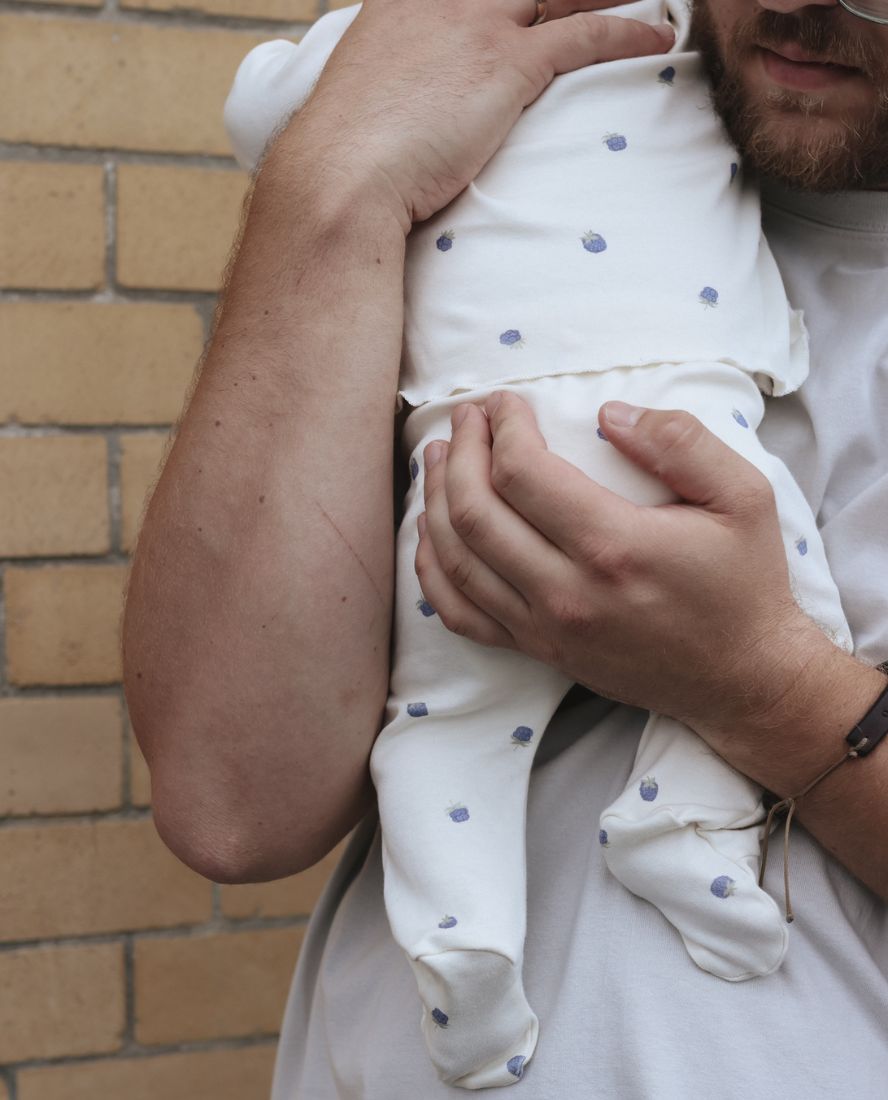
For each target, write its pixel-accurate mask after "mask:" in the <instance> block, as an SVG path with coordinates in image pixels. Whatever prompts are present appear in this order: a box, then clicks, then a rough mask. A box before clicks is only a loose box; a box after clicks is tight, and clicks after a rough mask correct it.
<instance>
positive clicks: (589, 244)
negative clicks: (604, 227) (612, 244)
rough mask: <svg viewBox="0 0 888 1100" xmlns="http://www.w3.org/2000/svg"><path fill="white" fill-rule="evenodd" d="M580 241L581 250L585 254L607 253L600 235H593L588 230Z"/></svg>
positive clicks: (605, 243)
mask: <svg viewBox="0 0 888 1100" xmlns="http://www.w3.org/2000/svg"><path fill="white" fill-rule="evenodd" d="M580 240H581V241H582V242H583V248H585V249H586V251H587V252H593V253H598V252H607V241H606V240H605V239H604V237H602V235H601V234H600V233H593V232H592V230H591V229H590V230H589V232H588V233H584V234H583V235H582V237H580Z"/></svg>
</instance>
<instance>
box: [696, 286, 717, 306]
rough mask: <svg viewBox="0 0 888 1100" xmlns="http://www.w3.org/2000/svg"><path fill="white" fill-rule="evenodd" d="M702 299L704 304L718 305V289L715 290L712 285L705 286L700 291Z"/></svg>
mask: <svg viewBox="0 0 888 1100" xmlns="http://www.w3.org/2000/svg"><path fill="white" fill-rule="evenodd" d="M700 301H701V302H702V303H703V305H704V306H717V305H718V291H717V290H714V289H713V288H712V287H711V286H704V287H703V289H702V290H701V291H700Z"/></svg>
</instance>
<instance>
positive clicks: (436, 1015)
mask: <svg viewBox="0 0 888 1100" xmlns="http://www.w3.org/2000/svg"><path fill="white" fill-rule="evenodd" d="M432 1019H433V1020H434V1021H435V1023H436V1024H437V1025H438V1027H447V1021H448V1020H449V1019H450V1017H449V1016H448V1015H447V1013H446V1012H442V1011H441V1009H440V1008H433V1009H432Z"/></svg>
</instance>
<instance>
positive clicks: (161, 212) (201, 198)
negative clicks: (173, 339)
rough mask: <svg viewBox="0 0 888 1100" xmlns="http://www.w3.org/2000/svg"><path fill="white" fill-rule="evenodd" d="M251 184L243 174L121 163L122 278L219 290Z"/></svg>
mask: <svg viewBox="0 0 888 1100" xmlns="http://www.w3.org/2000/svg"><path fill="white" fill-rule="evenodd" d="M248 182H249V180H248V177H247V176H246V174H245V173H243V172H230V171H225V170H214V169H209V168H165V167H159V166H156V165H141V164H138V165H136V164H129V165H122V166H121V167H120V170H119V172H118V191H117V281H118V282H119V283H121V285H123V286H129V287H157V288H160V289H167V290H217V289H218V288H219V286H220V285H221V281H222V274H223V272H224V270H225V264H226V261H227V259H228V254H229V252H230V250H231V246H232V243H233V241H234V238H235V235H236V233H237V228H238V225H239V223H240V212H241V205H242V202H243V198H244V194H245V192H246V189H247V184H248Z"/></svg>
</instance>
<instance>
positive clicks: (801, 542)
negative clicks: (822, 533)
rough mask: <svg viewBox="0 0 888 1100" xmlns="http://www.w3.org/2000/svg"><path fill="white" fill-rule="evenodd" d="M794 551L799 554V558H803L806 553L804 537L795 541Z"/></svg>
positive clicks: (806, 546) (806, 545)
mask: <svg viewBox="0 0 888 1100" xmlns="http://www.w3.org/2000/svg"><path fill="white" fill-rule="evenodd" d="M795 545H796V550H798V552H799V556H800V557H802V558H803V557H804V556H805V555H806V554H807V553H808V540H807V539H806V538H805V536H804V535H802V537H801V538H800V539H796V544H795Z"/></svg>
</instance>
